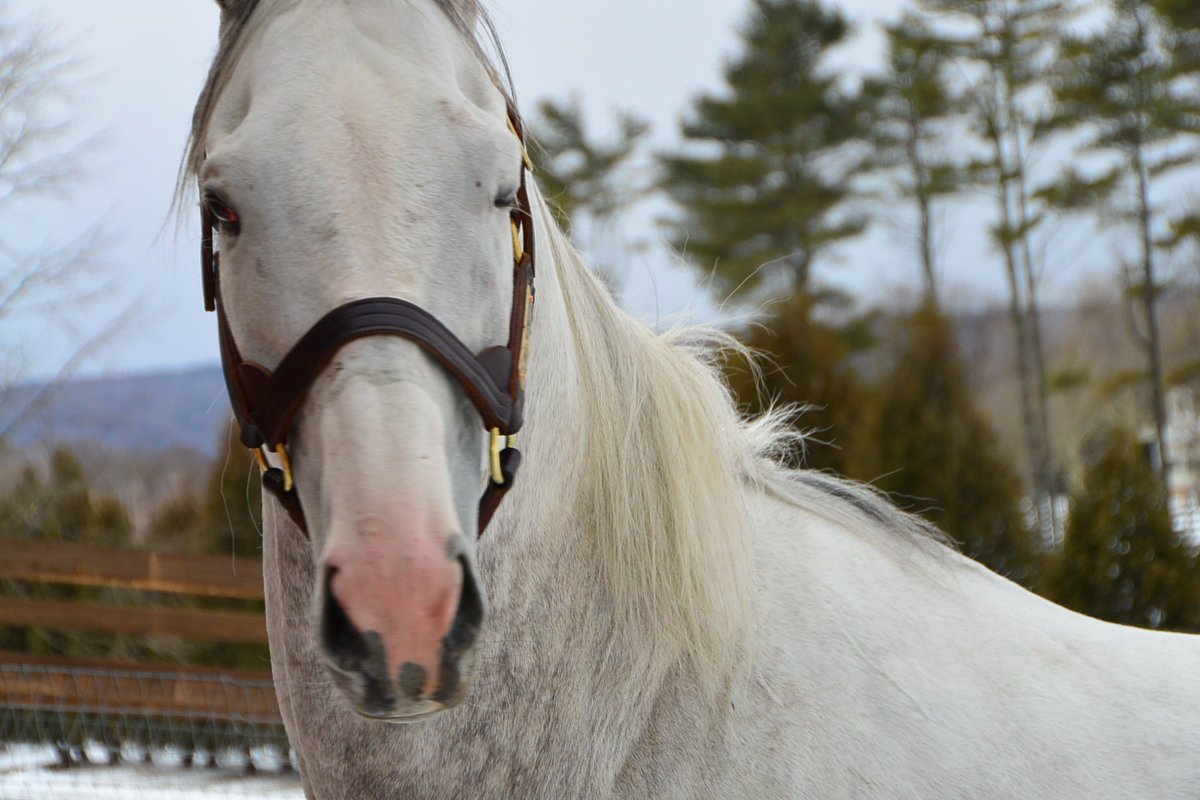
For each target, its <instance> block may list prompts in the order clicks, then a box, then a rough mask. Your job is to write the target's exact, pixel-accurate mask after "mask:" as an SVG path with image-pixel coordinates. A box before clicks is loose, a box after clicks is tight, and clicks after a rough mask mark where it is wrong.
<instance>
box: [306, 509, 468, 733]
mask: <svg viewBox="0 0 1200 800" xmlns="http://www.w3.org/2000/svg"><path fill="white" fill-rule="evenodd" d="M355 533H356V536H355V537H353V539H352V540H351V541H350V543H349V544H348V545H345V546H339V547H336V548H334V549H333V550H332V551H331V552H330V553H328V554H327V555H326V558H325V564H324V574H325V578H324V583H323V586H322V591H321V596H320V601H319V608H318V613H319V616H320V619H319V631H320V644H321V650H322V653H323V654H324V657H325V661H326V664H327V666H328V668H329V670H330V674H331V677H332V678H333V681H334V683H335V684H336V685H337V686H338V687H339V689H340V690H341V691H342V693H343V695H344V696H345V697H346V699H347V700H348V701H349V702H350V705H351V706H352V707H353V709H354V711H355V712H357V713H358V714H360V715H362V716H365V717H368V718H371V719H382V720H391V721H397V722H402V721H412V720H416V719H420V718H422V717H426V716H429V715H430V714H434V713H437V712H439V711H442V710H445V709H447V708H451V707H452V706H454V705H456V704H457V703H458V702H459V701H461V700H462V698H463V696H464V695H465V693H466V689H467V685H468V682H469V680H470V677H471V674H472V672H473V666H474V661H475V659H474V651H473V645H474V644H475V642H476V640H477V638H478V636H479V631H480V629H481V627H482V624H483V617H484V604H483V600H482V596H481V594H480V591H479V586H478V582H477V578H476V576H475V573H474V569H473V567H472V566H471V564H470V562H469V561H468V559H467V558H466V556H465V555H464V547H463V544H462V539H461V537H460V536H459V535H457V534H454V535H451V536H450V537H449V538H439V537H433V536H428V535H416V534H408V535H404V534H398V533H397V532H396V531H395V530H394V529H389V527H388V526H387V525H385V524H384V523H383V522H382V521H381V520H379V519H378V518H375V517H368V518H366V519H363V520H361V521H359V522H358V523H357V529H356V531H355Z"/></svg>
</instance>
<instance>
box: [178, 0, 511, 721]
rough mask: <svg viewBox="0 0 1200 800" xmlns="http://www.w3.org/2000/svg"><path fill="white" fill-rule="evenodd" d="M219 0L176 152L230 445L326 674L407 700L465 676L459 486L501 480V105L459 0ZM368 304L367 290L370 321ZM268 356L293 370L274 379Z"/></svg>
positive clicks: (475, 615)
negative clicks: (281, 547)
mask: <svg viewBox="0 0 1200 800" xmlns="http://www.w3.org/2000/svg"><path fill="white" fill-rule="evenodd" d="M221 5H222V11H223V15H224V25H223V31H224V34H223V36H224V38H225V41H224V42H223V48H222V56H220V57H218V61H217V63H216V64H215V65H214V68H213V73H212V76H211V78H210V84H209V87H208V89H207V90H206V93H205V96H204V97H202V98H201V103H200V105H199V107H198V110H197V117H196V123H197V129H196V131H195V135H194V155H193V159H192V165H193V167H194V168H195V171H196V175H197V178H198V181H199V184H200V191H201V195H202V203H203V207H204V209H205V214H206V219H207V220H208V221H209V222H210V223H211V224H212V226H213V227H214V228H215V230H216V239H217V243H218V244H219V252H220V260H219V267H218V265H217V264H216V263H211V262H210V265H209V269H210V273H209V274H207V275H206V280H207V281H208V282H209V292H210V300H211V301H212V304H213V305H214V307H216V308H217V310H218V311H219V312H220V314H221V331H222V348H223V351H224V352H223V355H224V357H225V361H226V365H225V367H226V375H227V379H228V380H229V381H230V391H231V395H232V398H233V401H234V406H235V410H237V409H239V408H240V411H239V418H240V419H241V422H242V424H243V440H244V441H246V442H247V444H249V445H251V446H254V447H263V448H265V451H264V458H263V462H264V464H265V465H266V466H271V465H272V464H271V463H267V461H268V459H270V460H271V462H272V463H273V464H274V465H275V466H276V471H275V472H274V473H273V474H274V475H275V476H277V477H278V476H279V475H282V476H283V477H282V478H278V480H280V481H281V482H283V481H285V482H286V485H281V486H278V487H276V488H278V489H279V493H280V496H281V497H283V498H285V504H286V503H287V502H288V501H287V498H290V502H291V503H293V504H294V509H293V511H294V516H296V518H297V519H298V521H299V522H300V525H301V526H302V527H306V528H307V532H308V534H309V540H310V543H311V548H312V559H313V563H314V564H315V565H316V572H315V574H316V576H317V585H315V586H314V587H313V592H312V597H313V601H312V609H311V613H312V615H313V620H312V622H313V625H314V626H315V630H316V631H317V632H318V638H319V646H320V651H321V653H322V655H323V658H324V661H325V666H326V667H327V669H328V670H329V672H330V674H331V676H332V678H333V680H334V682H335V683H336V684H337V686H338V687H339V688H340V689H341V690H342V692H343V693H344V695H345V697H346V698H347V700H348V701H349V703H350V705H351V706H352V707H353V708H354V710H355V711H357V712H358V713H360V714H362V715H365V716H368V717H372V718H381V719H388V720H411V719H415V718H418V717H422V716H426V715H429V714H432V713H435V712H438V711H440V710H443V709H445V708H448V707H450V706H452V705H454V704H455V703H456V702H458V701H459V700H460V699H461V698H462V696H463V693H464V692H465V690H466V688H467V686H468V683H469V681H470V678H471V675H472V670H473V665H474V661H475V648H474V645H475V643H476V639H477V637H478V633H479V631H480V629H481V626H482V625H483V621H484V616H485V609H486V601H485V597H484V592H483V589H482V587H481V585H480V581H479V578H478V572H477V566H476V561H475V535H476V532H477V530H478V528H479V527H480V525H481V520H480V514H481V508H480V499H479V498H480V495H481V493H482V492H485V491H486V490H487V487H488V486H489V485H490V483H497V482H498V483H503V482H504V479H505V476H506V473H505V471H504V470H502V469H498V468H497V467H496V459H495V456H496V453H495V452H494V450H495V439H496V434H497V433H499V432H504V433H514V432H515V427H519V413H520V411H519V405H520V387H519V386H517V385H516V380H515V376H516V375H517V374H518V372H519V370H520V364H519V363H518V362H519V360H520V359H519V354H520V346H521V345H520V341H521V339H522V338H523V331H522V330H520V329H521V328H522V327H523V326H522V325H520V324H515V323H514V317H515V316H516V315H517V309H518V307H519V306H521V307H523V303H524V300H525V295H524V287H522V286H519V285H516V284H518V282H519V279H518V277H517V276H518V275H519V274H520V271H519V268H520V267H521V266H522V264H523V252H522V247H521V235H522V230H521V224H520V222H521V220H520V217H522V216H524V217H526V218H527V217H528V201H527V199H526V196H525V191H524V166H523V160H524V153H523V142H522V140H521V137H520V135H519V131H520V122H519V119H518V118H516V116H515V112H514V111H513V110H512V107H511V105H510V104H509V103H508V101H507V99H506V97H505V95H504V93H503V92H502V91H501V90H500V89H499V88H498V84H497V81H496V80H495V76H494V74H493V73H492V72H491V71H490V70H489V69H488V68H487V67H485V65H484V63H483V61H482V60H481V59H480V58H479V56H478V54H477V51H476V49H475V48H474V46H473V45H472V44H471V40H470V39H469V38H468V36H466V35H465V32H466V29H467V28H466V26H468V25H470V24H471V23H472V21H473V19H474V14H475V10H474V3H473V2H468V0H356V2H352V3H329V2H313V1H311V0H310V1H305V0H291V1H289V0H223V2H222V3H221ZM514 134H517V135H514ZM514 209H516V210H515V211H514ZM528 230H529V228H528V226H526V237H527V238H528V236H529V235H531V234H529V233H528ZM514 246H515V250H516V253H515V254H514ZM514 256H515V259H514ZM514 260H515V263H516V265H517V267H518V269H516V270H514ZM526 266H530V265H528V264H526ZM367 298H384V302H383V305H384V306H386V308H385V312H386V313H384V312H380V313H383V316H384V317H387V319H386V320H385V323H384V324H382V331H381V330H380V329H379V327H378V326H377V327H375V328H373V327H371V325H372V323H371V322H370V321H368V320H365V318H364V316H363V315H364V314H366V313H367V312H364V311H362V302H361V301H364V300H366V299H367ZM389 304H390V305H389ZM346 309H350V310H349V311H347V310H346ZM397 309H399V311H397ZM413 309H416V311H413ZM400 311H403V312H404V313H405V314H408V315H409V316H410V317H412V318H413V319H414V320H415V322H412V321H411V320H410V322H411V324H410V325H409V327H412V328H414V329H420V330H421V331H425V330H427V329H428V330H433V329H435V328H438V326H441V330H440V332H439V331H435V333H437V336H441V337H442V339H440V340H439V341H440V342H441V344H438V343H436V342H435V343H434V344H432V345H431V344H429V342H428V341H424V340H422V339H421V337H420V336H417V335H416V333H414V332H413V331H409V330H408V329H407V328H405V327H404V325H403V324H401V323H397V322H395V318H397V317H396V315H397V314H399V313H400ZM330 312H336V314H335V315H334V316H335V317H336V318H335V319H334V320H333V322H332V323H330V322H328V320H326V322H325V323H322V324H324V325H325V327H323V328H322V327H314V326H318V323H319V322H321V321H322V319H323V318H327V317H328V315H330ZM338 314H340V315H341V316H337V315H338ZM389 315H391V316H389ZM413 315H415V316H413ZM521 317H522V318H523V317H524V313H523V311H522V313H521ZM387 320H392V321H391V322H388V321H387ZM339 325H340V326H341V327H340V328H339ZM388 325H391V326H392V327H391V328H389V327H388ZM348 327H349V328H351V329H352V330H351V333H346V332H345V330H342V332H341V333H340V334H339V333H335V334H334V335H333V338H332V339H330V338H329V337H328V336H326V337H325V339H324V340H323V341H320V342H317V343H316V344H313V343H312V342H311V341H310V342H309V343H308V344H307V345H305V344H304V343H303V341H302V340H305V339H306V336H307V338H308V339H310V340H311V339H313V338H314V335H313V334H314V332H315V331H326V332H328V331H329V330H334V331H335V332H336V331H337V330H341V329H345V328H348ZM389 333H396V334H399V335H387V334H389ZM418 333H419V331H418ZM429 336H433V334H428V336H427V337H426V338H428V337H429ZM447 337H448V338H447ZM316 338H318V339H319V338H321V337H320V336H317V337H316ZM433 338H437V337H436V336H434V337H433ZM514 338H515V340H516V344H515V345H514V344H513V342H514ZM451 340H453V341H451ZM298 343H300V344H298ZM506 343H509V345H511V347H510V348H509V349H505V344H506ZM304 347H307V348H308V350H305V351H304V352H302V353H300V355H299V356H296V355H294V354H293V351H297V350H302V349H303V348H304ZM448 351H453V353H454V355H453V357H451V356H448V355H446V353H447V352H448ZM514 351H515V352H514ZM463 353H466V354H467V355H462V354H463ZM489 353H490V354H491V355H490V356H489V355H488V354H489ZM289 354H292V355H289ZM470 354H484V355H483V356H481V357H480V358H479V359H474V358H473V357H471V356H470ZM289 360H290V361H296V362H301V361H302V362H304V363H303V364H302V365H301V366H302V369H298V370H292V372H298V373H300V374H301V377H300V378H296V377H295V376H294V375H293V377H292V383H293V384H296V385H295V386H293V387H291V394H290V395H289V396H287V397H282V398H281V397H280V393H281V392H282V391H283V390H282V389H281V387H280V386H279V385H278V384H279V383H280V382H281V381H282V376H283V373H285V372H287V371H288V370H287V365H285V362H287V361H289ZM472 370H475V372H472ZM463 372H467V373H470V374H469V375H467V376H466V377H464V375H463V374H460V373H463ZM476 373H478V374H476ZM510 374H511V375H512V376H514V380H513V382H512V385H506V383H507V376H508V375H510ZM472 376H474V377H472ZM272 377H274V378H279V379H280V380H278V381H276V382H275V384H272V383H271V380H272ZM489 381H490V383H489ZM484 384H487V385H486V386H484ZM481 386H482V388H481ZM497 389H498V390H499V392H498V393H497V392H496V391H495V390H497ZM472 390H474V391H472ZM489 392H492V393H493V394H495V395H496V396H495V397H490V399H489V398H488V397H485V398H483V399H482V400H481V398H480V396H477V395H480V394H482V395H487V394H488V393H489ZM506 392H507V394H506ZM505 403H507V405H505ZM268 406H272V407H275V408H276V411H275V412H273V416H271V415H270V414H268V412H267V411H266V410H265V409H266V408H267V407H268ZM497 408H498V409H499V410H496V409H497ZM505 409H507V411H505ZM489 413H492V414H493V415H495V416H497V420H496V421H494V422H495V427H494V430H493V436H492V437H490V439H491V442H492V448H493V451H492V452H489V437H488V436H486V429H487V428H486V427H485V426H487V427H491V426H492V422H489V417H488V415H489ZM506 414H509V415H510V416H509V417H506V416H505V415H506ZM256 415H265V416H271V419H270V421H269V422H267V423H264V422H263V421H262V419H263V417H262V416H256ZM481 415H483V416H484V421H485V426H481V425H480V417H481ZM508 423H512V424H511V426H510V427H511V428H512V430H505V431H501V429H502V428H503V427H504V425H506V424H508ZM266 451H272V452H274V453H275V456H269V455H265V452H266ZM275 459H285V460H283V461H276V460H275ZM507 477H508V479H509V481H510V482H511V477H512V476H511V474H507ZM293 482H294V485H293ZM485 505H487V504H486V503H485ZM301 508H302V512H300V511H298V510H299V509H301ZM483 513H484V514H485V516H486V513H488V512H483ZM485 521H486V520H483V522H485Z"/></svg>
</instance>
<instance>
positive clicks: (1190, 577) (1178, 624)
mask: <svg viewBox="0 0 1200 800" xmlns="http://www.w3.org/2000/svg"><path fill="white" fill-rule="evenodd" d="M1095 445H1096V446H1095V448H1094V449H1096V450H1099V454H1098V457H1097V458H1095V459H1094V463H1093V466H1092V468H1091V469H1090V471H1089V473H1088V475H1087V479H1086V481H1085V483H1084V486H1083V488H1082V490H1081V491H1080V492H1079V493H1078V494H1077V496H1076V497H1075V498H1074V500H1073V503H1072V506H1073V507H1072V510H1071V515H1070V519H1069V521H1068V523H1067V535H1066V539H1065V541H1064V543H1063V549H1062V552H1061V553H1059V554H1058V555H1057V556H1056V557H1055V558H1054V560H1053V561H1052V563H1051V564H1050V566H1049V568H1048V570H1047V575H1046V579H1045V581H1044V594H1045V595H1046V596H1047V597H1048V598H1050V599H1051V600H1054V601H1055V602H1058V603H1061V604H1063V605H1065V606H1067V607H1068V608H1071V609H1074V610H1076V611H1079V612H1081V613H1083V614H1088V615H1089V616H1093V617H1098V618H1100V619H1104V620H1109V621H1110V622H1119V623H1122V624H1126V625H1138V626H1142V627H1149V628H1164V629H1168V630H1188V631H1200V565H1198V564H1197V558H1196V552H1195V550H1194V549H1193V548H1192V547H1190V546H1189V545H1187V544H1186V543H1185V542H1183V541H1182V540H1181V538H1180V536H1179V534H1177V533H1175V531H1174V530H1173V529H1172V527H1171V517H1170V513H1169V512H1168V510H1167V502H1166V494H1165V493H1164V492H1163V489H1162V484H1161V483H1160V482H1159V480H1158V479H1157V477H1156V476H1155V474H1154V471H1153V469H1152V468H1151V466H1150V461H1149V459H1148V458H1147V454H1146V450H1145V448H1144V447H1143V446H1142V445H1140V444H1139V443H1138V442H1137V441H1136V440H1135V439H1134V437H1133V436H1132V435H1130V434H1129V433H1127V432H1125V431H1122V430H1112V431H1109V432H1107V433H1106V434H1105V435H1104V436H1102V437H1099V438H1098V439H1097V441H1096V442H1095Z"/></svg>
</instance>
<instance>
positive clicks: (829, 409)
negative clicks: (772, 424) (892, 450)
mask: <svg viewBox="0 0 1200 800" xmlns="http://www.w3.org/2000/svg"><path fill="white" fill-rule="evenodd" d="M812 302H813V300H812V299H811V298H809V297H807V296H805V295H802V294H794V295H792V296H791V297H790V298H789V299H788V300H786V301H784V302H782V303H780V304H779V306H778V308H777V309H776V311H775V313H774V314H773V315H772V316H770V317H769V318H767V319H766V320H764V321H762V323H760V324H756V325H754V326H752V327H749V328H747V329H746V330H744V331H743V332H742V333H741V337H740V338H741V339H742V341H743V342H744V343H745V344H746V345H747V346H748V347H749V348H750V349H751V350H752V351H754V352H757V353H760V354H762V358H761V359H760V362H759V363H760V366H761V369H760V370H755V369H752V368H750V366H749V365H747V364H745V363H744V362H742V361H741V360H735V361H734V362H732V363H731V364H729V365H728V368H727V370H726V375H727V378H728V380H729V384H730V387H731V388H732V389H733V392H734V395H735V396H736V397H737V398H738V399H739V402H740V403H741V404H742V406H743V407H744V408H745V409H746V411H747V413H749V414H750V415H752V416H753V415H758V414H761V413H763V412H764V411H766V410H767V408H769V407H777V406H792V407H796V408H800V409H802V410H803V413H802V414H801V415H800V417H799V419H798V420H797V424H798V425H799V427H800V428H801V429H802V430H804V431H805V432H806V434H807V435H806V437H805V443H804V447H803V450H802V451H797V452H795V453H793V454H792V461H793V463H795V464H796V465H798V466H799V465H802V466H804V467H807V468H809V469H822V470H831V471H833V472H837V473H842V474H846V472H847V462H846V457H847V453H849V452H850V450H851V443H852V437H853V435H854V432H855V431H856V429H857V427H858V421H859V419H860V417H861V416H862V410H863V402H864V401H863V395H864V392H865V387H864V385H863V382H862V381H861V380H860V379H859V377H858V376H857V374H856V373H855V371H854V369H853V367H852V364H851V360H850V359H851V356H853V355H854V354H855V353H858V352H862V351H863V350H866V349H868V348H869V347H871V346H873V345H874V343H875V342H874V336H873V333H872V330H871V329H872V324H871V323H872V321H873V318H872V317H870V316H868V317H857V318H856V317H851V318H850V319H849V320H847V321H845V322H843V323H842V324H840V325H835V324H832V323H830V322H827V321H824V320H822V319H820V318H819V317H814V316H813V315H812V314H811V313H810V305H811V304H812ZM834 302H836V301H834V300H830V299H828V298H826V299H824V301H823V305H825V306H826V307H828V306H830V305H832V304H833V303H834Z"/></svg>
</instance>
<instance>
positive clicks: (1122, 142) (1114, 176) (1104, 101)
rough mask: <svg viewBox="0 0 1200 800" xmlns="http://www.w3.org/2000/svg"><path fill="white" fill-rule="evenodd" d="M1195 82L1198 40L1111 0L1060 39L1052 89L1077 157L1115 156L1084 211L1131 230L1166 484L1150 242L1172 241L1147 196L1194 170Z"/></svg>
mask: <svg viewBox="0 0 1200 800" xmlns="http://www.w3.org/2000/svg"><path fill="white" fill-rule="evenodd" d="M1179 13H1180V14H1182V11H1181V12H1179ZM1198 79H1200V42H1198V41H1196V38H1195V37H1193V36H1188V35H1185V34H1184V33H1183V32H1182V31H1177V30H1175V29H1173V28H1172V26H1171V25H1170V24H1169V23H1168V21H1167V20H1164V19H1163V18H1162V17H1160V16H1159V15H1158V14H1156V13H1155V11H1154V9H1153V8H1152V6H1151V5H1150V4H1149V3H1146V2H1144V0H1115V2H1114V3H1113V16H1112V19H1111V20H1110V22H1109V24H1108V25H1107V26H1106V27H1105V28H1104V29H1103V30H1102V31H1100V32H1099V33H1096V34H1094V35H1091V36H1087V37H1082V38H1069V39H1067V40H1065V41H1064V43H1063V46H1062V66H1061V67H1060V69H1059V72H1058V75H1057V79H1056V81H1055V85H1054V94H1055V98H1056V100H1057V102H1058V109H1057V114H1056V123H1057V124H1058V125H1074V126H1076V127H1078V128H1079V129H1080V130H1081V131H1083V132H1084V134H1083V135H1084V136H1085V141H1084V143H1083V146H1082V149H1083V151H1084V152H1086V153H1090V154H1109V155H1115V156H1116V157H1117V158H1116V163H1115V164H1113V165H1112V166H1111V168H1110V170H1109V171H1108V172H1107V173H1106V174H1104V175H1101V176H1100V177H1099V178H1097V179H1095V180H1094V181H1093V182H1092V183H1091V184H1090V185H1091V187H1092V188H1093V194H1094V200H1093V202H1092V203H1091V204H1090V205H1091V207H1092V209H1093V210H1094V211H1095V212H1096V213H1098V214H1104V215H1105V217H1106V218H1107V216H1108V215H1110V213H1111V211H1112V210H1113V207H1114V205H1115V207H1116V210H1117V213H1118V216H1119V217H1120V218H1123V219H1124V220H1126V222H1127V223H1129V224H1130V225H1131V226H1132V228H1133V229H1134V230H1135V231H1136V233H1137V239H1138V247H1137V250H1138V254H1137V256H1136V257H1135V258H1134V259H1131V260H1130V261H1129V263H1128V264H1127V265H1126V268H1125V269H1124V277H1125V282H1126V286H1127V288H1128V290H1129V295H1130V297H1131V298H1132V299H1134V301H1135V305H1136V306H1137V307H1139V309H1140V311H1141V317H1142V319H1141V322H1142V324H1143V326H1144V330H1142V331H1138V332H1137V333H1138V336H1139V339H1140V340H1141V344H1142V348H1143V351H1144V353H1145V358H1146V373H1147V385H1148V386H1149V389H1150V391H1149V396H1150V410H1151V417H1152V419H1153V420H1154V425H1155V430H1156V439H1157V446H1158V458H1159V463H1160V464H1162V465H1164V470H1163V473H1164V480H1165V472H1166V469H1165V465H1167V464H1169V457H1170V454H1169V453H1168V452H1167V438H1166V425H1167V412H1166V386H1165V376H1164V368H1163V360H1162V358H1163V357H1162V335H1161V332H1160V323H1159V318H1158V298H1159V296H1160V294H1161V292H1162V282H1161V267H1160V266H1159V264H1158V258H1157V255H1156V249H1157V247H1156V244H1161V243H1165V242H1158V243H1156V240H1157V239H1160V238H1162V239H1164V240H1169V236H1168V235H1167V234H1166V233H1165V231H1164V230H1162V228H1163V224H1164V223H1163V221H1161V220H1160V216H1161V215H1160V208H1158V207H1157V206H1156V205H1155V204H1154V202H1153V201H1152V190H1153V188H1154V187H1155V186H1156V185H1157V184H1158V183H1159V182H1160V181H1161V180H1162V178H1164V177H1165V176H1167V175H1169V174H1171V173H1173V172H1176V171H1178V170H1179V169H1181V168H1183V167H1188V166H1194V165H1196V164H1197V163H1200V157H1198V156H1197V153H1196V151H1195V146H1196V145H1197V144H1200V87H1198V86H1197V80H1198ZM1189 140H1190V141H1189ZM1189 145H1190V148H1189ZM1114 197H1115V198H1116V202H1115V204H1114V203H1113V199H1114ZM1135 265H1136V266H1135Z"/></svg>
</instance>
